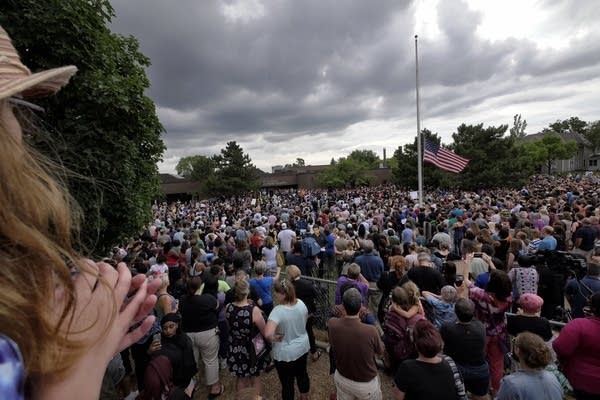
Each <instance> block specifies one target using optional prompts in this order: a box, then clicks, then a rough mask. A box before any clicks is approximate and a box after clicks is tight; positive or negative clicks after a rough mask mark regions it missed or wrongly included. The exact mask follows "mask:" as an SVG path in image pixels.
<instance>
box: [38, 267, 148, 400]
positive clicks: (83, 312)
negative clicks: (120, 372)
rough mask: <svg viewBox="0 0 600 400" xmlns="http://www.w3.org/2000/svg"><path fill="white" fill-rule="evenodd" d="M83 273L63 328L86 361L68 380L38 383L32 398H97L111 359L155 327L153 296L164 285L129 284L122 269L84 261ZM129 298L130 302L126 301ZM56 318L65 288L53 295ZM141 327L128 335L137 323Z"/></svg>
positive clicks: (126, 271) (136, 280)
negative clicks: (81, 349) (81, 348)
mask: <svg viewBox="0 0 600 400" xmlns="http://www.w3.org/2000/svg"><path fill="white" fill-rule="evenodd" d="M80 263H81V264H86V265H87V268H86V269H85V270H84V271H81V272H80V273H78V274H76V275H75V276H74V278H73V279H74V281H73V285H74V292H75V293H74V294H75V309H74V311H73V318H72V323H71V324H69V325H66V326H63V327H62V328H63V330H68V332H69V339H70V340H72V341H76V342H81V343H82V344H83V346H85V352H84V353H83V355H82V356H81V357H80V358H79V359H77V360H75V361H74V363H73V365H72V366H71V369H70V371H69V373H68V374H66V375H65V376H66V378H65V379H63V380H61V381H52V382H45V381H42V382H40V385H38V387H36V389H35V390H36V392H37V393H36V395H35V396H34V397H36V398H40V399H63V398H68V397H70V396H71V395H72V394H73V393H78V396H79V398H82V399H87V398H90V399H91V398H98V394H99V393H100V385H101V383H102V376H103V375H104V371H105V370H106V367H107V365H108V363H109V361H110V360H111V359H112V358H113V356H114V355H115V354H116V353H118V352H119V351H121V350H123V349H124V348H126V347H128V346H130V345H131V344H133V343H135V342H137V341H138V340H139V339H140V338H141V337H142V336H143V335H144V334H145V333H146V332H147V331H148V330H149V329H150V327H151V326H152V323H153V322H154V318H155V317H154V316H148V313H149V312H150V310H151V309H152V307H154V303H156V296H155V295H154V292H155V291H156V289H157V288H158V286H159V285H160V280H158V279H157V280H154V282H153V283H151V284H149V283H148V282H147V280H146V277H145V276H144V275H138V276H136V277H135V278H133V279H132V278H131V273H130V272H129V269H128V268H127V266H126V265H125V264H124V263H119V265H118V266H117V268H116V269H115V268H113V267H112V266H110V265H109V264H106V263H102V262H100V263H95V262H93V261H91V260H82V261H81V262H80ZM128 296H129V297H128ZM54 300H55V301H54V303H55V306H54V307H53V308H54V309H55V310H57V313H58V312H60V310H61V309H62V305H63V304H62V303H64V301H65V298H64V292H63V291H62V290H61V288H58V289H56V291H55V299H54ZM142 320H143V323H142V324H141V325H140V326H139V327H138V328H136V329H135V330H133V331H131V332H128V331H129V327H130V326H132V325H133V324H134V323H136V322H138V321H142Z"/></svg>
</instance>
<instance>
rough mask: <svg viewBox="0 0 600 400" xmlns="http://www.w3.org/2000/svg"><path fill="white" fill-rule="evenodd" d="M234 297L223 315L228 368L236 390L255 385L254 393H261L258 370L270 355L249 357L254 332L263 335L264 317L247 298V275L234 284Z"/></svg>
mask: <svg viewBox="0 0 600 400" xmlns="http://www.w3.org/2000/svg"><path fill="white" fill-rule="evenodd" d="M233 291H234V301H233V302H231V303H229V304H227V306H226V307H225V316H226V318H227V322H228V323H229V351H228V352H227V354H228V356H227V365H228V366H229V371H231V373H232V374H233V375H235V376H236V377H237V381H236V391H237V392H239V391H241V390H243V389H245V388H248V387H254V389H255V391H256V394H257V395H262V392H263V385H262V382H261V381H260V373H261V372H262V371H264V370H265V369H266V368H267V366H268V365H269V363H270V362H271V359H270V357H269V356H266V357H263V358H259V359H257V360H251V357H250V348H251V346H253V344H252V338H253V337H254V336H255V335H256V332H257V331H258V332H260V333H261V334H262V335H263V336H265V337H266V332H265V319H264V317H263V315H262V312H261V311H260V308H258V307H256V306H255V305H254V304H253V303H250V302H249V301H248V295H249V294H250V284H249V283H248V281H247V280H246V279H239V280H237V281H236V282H235V285H234V287H233Z"/></svg>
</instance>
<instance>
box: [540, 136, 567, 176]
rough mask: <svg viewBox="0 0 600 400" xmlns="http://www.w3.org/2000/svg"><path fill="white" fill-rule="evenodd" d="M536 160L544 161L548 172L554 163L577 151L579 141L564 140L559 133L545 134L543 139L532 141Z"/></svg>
mask: <svg viewBox="0 0 600 400" xmlns="http://www.w3.org/2000/svg"><path fill="white" fill-rule="evenodd" d="M531 147H532V148H533V152H534V154H536V160H537V161H538V162H541V163H543V165H544V166H545V167H546V171H547V172H548V174H550V173H551V172H552V163H553V162H554V161H557V160H567V159H569V158H571V157H573V156H574V155H575V154H576V153H577V143H575V142H574V141H572V140H569V141H568V142H563V140H562V139H561V138H560V137H559V136H558V135H551V134H549V135H545V136H544V137H543V138H542V139H541V140H538V141H535V142H533V143H532V146H531Z"/></svg>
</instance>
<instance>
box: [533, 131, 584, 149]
mask: <svg viewBox="0 0 600 400" xmlns="http://www.w3.org/2000/svg"><path fill="white" fill-rule="evenodd" d="M547 135H556V136H558V137H560V138H561V139H562V140H563V141H565V142H568V141H570V140H572V141H574V142H575V143H577V144H578V145H581V146H585V147H591V146H592V144H591V143H590V141H589V140H587V139H586V138H585V136H583V135H582V134H581V133H579V132H575V131H572V130H568V131H563V132H555V131H553V130H550V129H545V130H543V131H541V132H538V133H534V134H531V135H527V136H525V137H524V138H523V139H524V140H525V141H527V142H533V141H536V140H540V139H542V138H543V137H544V136H547Z"/></svg>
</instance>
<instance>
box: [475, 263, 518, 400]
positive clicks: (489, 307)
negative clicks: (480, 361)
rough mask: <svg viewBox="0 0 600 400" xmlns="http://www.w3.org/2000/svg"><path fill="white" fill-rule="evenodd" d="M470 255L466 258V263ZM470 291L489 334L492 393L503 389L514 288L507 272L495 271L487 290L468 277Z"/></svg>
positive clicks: (487, 336) (487, 345) (488, 350)
mask: <svg viewBox="0 0 600 400" xmlns="http://www.w3.org/2000/svg"><path fill="white" fill-rule="evenodd" d="M469 258H470V255H469V256H468V257H467V262H468V263H469V262H470V261H471V260H470V259H469ZM463 285H466V286H467V287H468V288H469V298H470V299H471V300H473V303H475V316H476V317H477V319H478V320H480V321H481V322H483V325H484V326H485V332H486V354H487V358H488V363H489V364H490V377H491V386H492V390H493V393H494V394H495V393H497V392H498V389H499V388H500V380H501V379H502V375H503V374H504V354H506V353H507V352H508V351H509V349H508V342H507V341H508V333H507V331H506V312H507V311H510V306H511V303H512V298H511V293H512V285H511V283H510V278H509V277H508V275H507V274H506V272H504V271H501V270H498V269H494V270H492V272H491V273H490V281H489V283H488V285H487V289H485V290H484V289H481V288H478V287H476V286H475V285H473V284H472V283H471V282H470V281H469V280H468V278H467V276H465V281H464V284H463Z"/></svg>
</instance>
